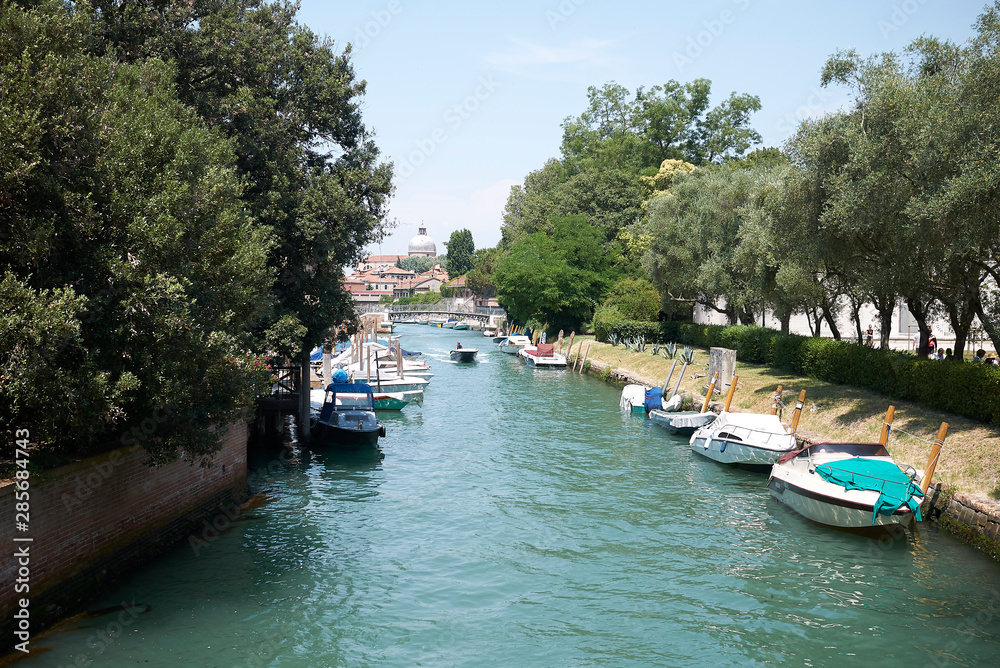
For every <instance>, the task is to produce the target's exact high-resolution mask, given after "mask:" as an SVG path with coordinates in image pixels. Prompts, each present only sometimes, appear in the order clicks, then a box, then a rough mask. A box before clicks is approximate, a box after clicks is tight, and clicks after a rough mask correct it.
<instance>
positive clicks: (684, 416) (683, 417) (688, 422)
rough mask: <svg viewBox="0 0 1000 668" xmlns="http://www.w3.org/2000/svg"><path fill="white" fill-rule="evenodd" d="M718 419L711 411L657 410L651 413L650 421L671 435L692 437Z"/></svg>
mask: <svg viewBox="0 0 1000 668" xmlns="http://www.w3.org/2000/svg"><path fill="white" fill-rule="evenodd" d="M674 396H677V395H674ZM717 417H718V415H717V414H716V413H712V412H711V411H706V412H704V413H699V412H698V411H676V410H674V411H669V410H662V411H661V410H656V409H653V410H651V411H649V419H650V420H652V421H653V422H655V423H656V424H658V425H660V426H661V427H663V428H664V429H666V430H667V431H669V432H670V433H671V434H677V435H679V436H690V435H692V434H694V432H696V431H698V430H699V429H701V428H702V427H704V426H706V425H708V424H711V423H712V422H715V418H717Z"/></svg>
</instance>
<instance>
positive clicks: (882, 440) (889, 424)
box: [878, 406, 896, 446]
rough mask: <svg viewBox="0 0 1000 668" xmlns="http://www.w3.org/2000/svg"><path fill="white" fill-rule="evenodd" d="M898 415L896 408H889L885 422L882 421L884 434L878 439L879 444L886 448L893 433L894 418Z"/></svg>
mask: <svg viewBox="0 0 1000 668" xmlns="http://www.w3.org/2000/svg"><path fill="white" fill-rule="evenodd" d="M895 415H896V407H895V406H889V410H887V411H886V412H885V420H883V421H882V433H881V434H880V435H879V437H878V442H879V443H881V444H882V445H883V446H885V444H886V443H888V442H889V432H890V431H892V418H893V416H895Z"/></svg>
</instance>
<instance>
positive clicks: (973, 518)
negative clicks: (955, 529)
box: [944, 492, 1000, 541]
mask: <svg viewBox="0 0 1000 668" xmlns="http://www.w3.org/2000/svg"><path fill="white" fill-rule="evenodd" d="M944 516H945V517H948V518H949V519H952V520H954V521H956V522H961V523H962V524H966V525H968V526H969V527H971V528H973V529H975V531H976V532H977V533H979V534H980V535H983V536H986V537H987V538H989V539H990V540H994V541H995V540H998V539H1000V506H998V504H997V502H996V501H992V500H990V499H987V498H985V497H980V498H977V497H974V496H972V495H971V494H964V493H962V492H959V493H958V494H955V496H953V497H951V500H950V501H949V502H948V507H947V508H945V510H944Z"/></svg>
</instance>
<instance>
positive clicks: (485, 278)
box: [465, 246, 503, 299]
mask: <svg viewBox="0 0 1000 668" xmlns="http://www.w3.org/2000/svg"><path fill="white" fill-rule="evenodd" d="M502 253H503V251H502V250H501V249H500V247H499V246H498V247H496V248H480V249H479V250H477V251H476V256H475V257H474V258H473V260H472V271H470V272H469V273H468V274H467V275H466V280H465V285H466V287H467V288H469V289H470V290H472V291H473V292H474V293H475V294H476V295H477V296H479V297H480V298H482V299H490V298H492V297H494V296H496V293H497V288H496V271H497V264H498V262H499V260H500V257H501V256H502Z"/></svg>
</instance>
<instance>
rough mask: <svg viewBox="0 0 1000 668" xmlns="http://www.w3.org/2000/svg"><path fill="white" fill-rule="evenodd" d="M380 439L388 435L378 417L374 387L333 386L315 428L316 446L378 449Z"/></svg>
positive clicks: (345, 448)
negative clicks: (376, 414)
mask: <svg viewBox="0 0 1000 668" xmlns="http://www.w3.org/2000/svg"><path fill="white" fill-rule="evenodd" d="M380 436H385V425H384V424H382V422H380V421H379V420H378V419H376V417H375V398H374V396H373V394H372V388H371V387H369V386H368V385H365V384H364V383H330V385H328V386H327V388H326V396H325V398H324V400H323V407H322V408H321V409H320V412H319V418H318V419H317V420H316V422H315V423H314V424H313V425H312V445H313V446H318V447H329V448H338V449H343V450H356V449H359V448H374V447H377V446H378V439H379V437H380Z"/></svg>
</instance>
